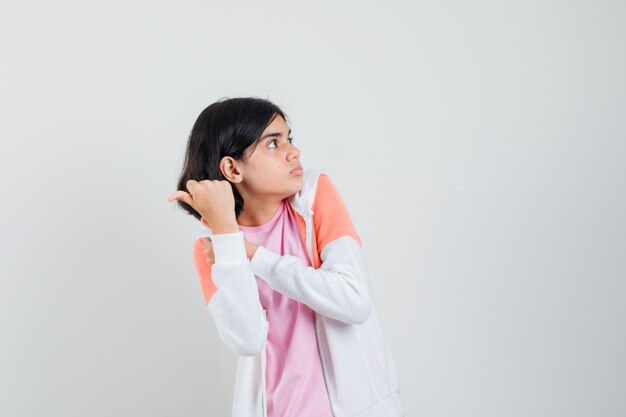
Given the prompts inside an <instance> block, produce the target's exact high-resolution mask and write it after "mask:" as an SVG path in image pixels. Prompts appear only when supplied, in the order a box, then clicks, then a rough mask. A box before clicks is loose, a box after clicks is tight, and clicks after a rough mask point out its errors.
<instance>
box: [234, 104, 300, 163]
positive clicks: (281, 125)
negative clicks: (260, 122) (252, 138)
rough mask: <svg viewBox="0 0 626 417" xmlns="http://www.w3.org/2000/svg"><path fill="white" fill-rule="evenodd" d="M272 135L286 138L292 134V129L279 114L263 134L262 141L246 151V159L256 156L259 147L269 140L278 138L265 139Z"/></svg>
mask: <svg viewBox="0 0 626 417" xmlns="http://www.w3.org/2000/svg"><path fill="white" fill-rule="evenodd" d="M271 133H279V134H280V135H281V136H285V135H288V134H289V133H291V129H290V128H289V126H288V125H287V122H285V119H283V117H282V116H281V115H280V114H277V115H276V117H275V118H274V120H272V122H271V123H270V124H269V125H268V126H267V127H266V128H265V130H264V131H263V133H261V136H260V138H261V139H260V140H259V141H258V142H255V143H253V144H252V145H250V146H249V147H248V149H246V151H245V152H244V155H245V156H246V157H252V156H254V155H255V154H256V153H257V152H256V147H257V146H262V144H263V143H264V142H265V141H267V140H269V139H273V138H277V136H270V137H265V136H266V135H268V134H271ZM285 137H286V136H285Z"/></svg>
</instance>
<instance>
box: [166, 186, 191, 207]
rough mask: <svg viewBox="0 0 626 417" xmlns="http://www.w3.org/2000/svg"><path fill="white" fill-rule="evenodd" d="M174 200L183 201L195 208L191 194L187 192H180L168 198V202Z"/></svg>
mask: <svg viewBox="0 0 626 417" xmlns="http://www.w3.org/2000/svg"><path fill="white" fill-rule="evenodd" d="M174 200H178V201H182V202H183V203H187V204H189V205H190V206H192V207H193V200H192V198H191V195H190V194H189V193H186V192H185V191H180V190H178V191H175V192H173V193H172V194H170V195H169V197H167V201H168V202H170V203H171V202H172V201H174Z"/></svg>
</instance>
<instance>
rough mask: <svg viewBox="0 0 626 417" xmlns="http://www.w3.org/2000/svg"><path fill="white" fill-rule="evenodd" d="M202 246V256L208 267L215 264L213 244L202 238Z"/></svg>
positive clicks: (209, 240)
mask: <svg viewBox="0 0 626 417" xmlns="http://www.w3.org/2000/svg"><path fill="white" fill-rule="evenodd" d="M202 245H203V246H204V255H205V256H206V261H207V262H208V263H209V266H211V265H213V264H214V263H215V254H214V253H213V242H211V239H209V238H208V237H205V238H202Z"/></svg>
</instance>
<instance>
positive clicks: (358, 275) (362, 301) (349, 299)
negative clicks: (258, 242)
mask: <svg viewBox="0 0 626 417" xmlns="http://www.w3.org/2000/svg"><path fill="white" fill-rule="evenodd" d="M313 212H314V213H315V214H314V216H313V220H314V230H315V237H316V239H315V240H316V241H317V247H318V249H319V250H320V260H321V265H320V268H318V269H315V268H313V267H310V266H304V265H302V262H301V261H300V259H299V258H298V257H296V256H292V255H283V256H280V255H278V254H276V253H274V252H272V251H270V250H269V249H267V248H265V247H264V246H259V247H258V248H257V249H256V252H254V255H253V257H252V260H251V261H250V266H251V268H252V271H253V272H254V273H255V274H256V275H257V276H258V277H259V278H261V279H263V280H265V281H267V283H268V284H269V285H270V286H271V287H272V288H273V289H274V290H276V291H278V292H281V293H283V294H285V295H287V296H289V297H291V298H293V299H296V300H298V301H300V302H302V303H304V304H306V305H307V306H309V307H310V308H311V309H313V310H315V311H317V312H318V313H320V314H322V315H324V316H327V317H330V318H333V319H336V320H339V321H342V322H344V323H348V324H360V323H363V322H365V321H366V320H367V318H368V317H369V315H370V312H371V301H370V298H371V296H370V293H371V289H370V283H369V277H368V274H367V267H366V264H365V259H364V256H363V251H362V248H361V241H360V238H359V236H358V234H357V233H356V230H355V229H354V226H353V224H352V221H351V219H350V216H349V213H348V211H347V209H346V207H345V205H344V204H343V201H342V200H341V197H340V196H339V194H338V192H337V190H336V189H335V187H334V186H333V184H332V182H331V181H330V179H329V178H328V176H326V175H325V174H320V177H319V179H318V187H317V191H316V195H315V203H314V204H313Z"/></svg>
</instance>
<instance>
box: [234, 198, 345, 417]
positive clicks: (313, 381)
mask: <svg viewBox="0 0 626 417" xmlns="http://www.w3.org/2000/svg"><path fill="white" fill-rule="evenodd" d="M239 229H240V230H241V231H242V232H243V235H244V237H245V239H246V240H248V241H249V242H252V243H255V244H257V245H262V246H263V247H265V248H266V249H269V250H271V251H272V252H274V253H276V254H278V255H293V256H297V257H298V258H300V260H301V261H302V264H303V265H306V266H309V263H308V260H307V258H306V255H305V248H304V247H303V245H302V240H301V238H300V235H299V233H298V226H297V223H296V219H295V218H294V214H293V213H292V212H291V207H290V206H289V202H288V201H287V199H285V200H283V202H282V204H281V205H280V207H279V208H278V210H277V211H276V214H274V216H273V217H272V218H271V219H270V220H268V221H267V222H266V223H264V224H262V225H260V226H255V227H251V226H241V225H240V226H239ZM256 282H257V286H258V288H259V297H260V299H261V305H262V306H263V308H265V309H266V310H267V321H268V322H269V331H268V335H267V342H266V352H267V361H266V373H265V378H266V379H265V381H266V385H265V386H266V393H267V394H266V398H267V413H268V416H270V417H293V416H298V417H332V416H333V414H332V411H331V408H330V402H329V400H328V391H327V390H326V383H325V381H324V374H323V371H322V364H321V362H320V355H319V351H318V348H317V338H316V336H315V313H314V312H313V310H311V309H310V308H309V307H308V306H307V305H305V304H302V303H300V302H299V301H296V300H294V299H293V298H289V297H288V296H286V295H283V294H281V293H279V292H277V291H274V290H273V289H272V288H271V287H270V286H269V284H268V283H267V282H265V281H263V280H262V279H261V278H259V277H258V276H257V277H256Z"/></svg>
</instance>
